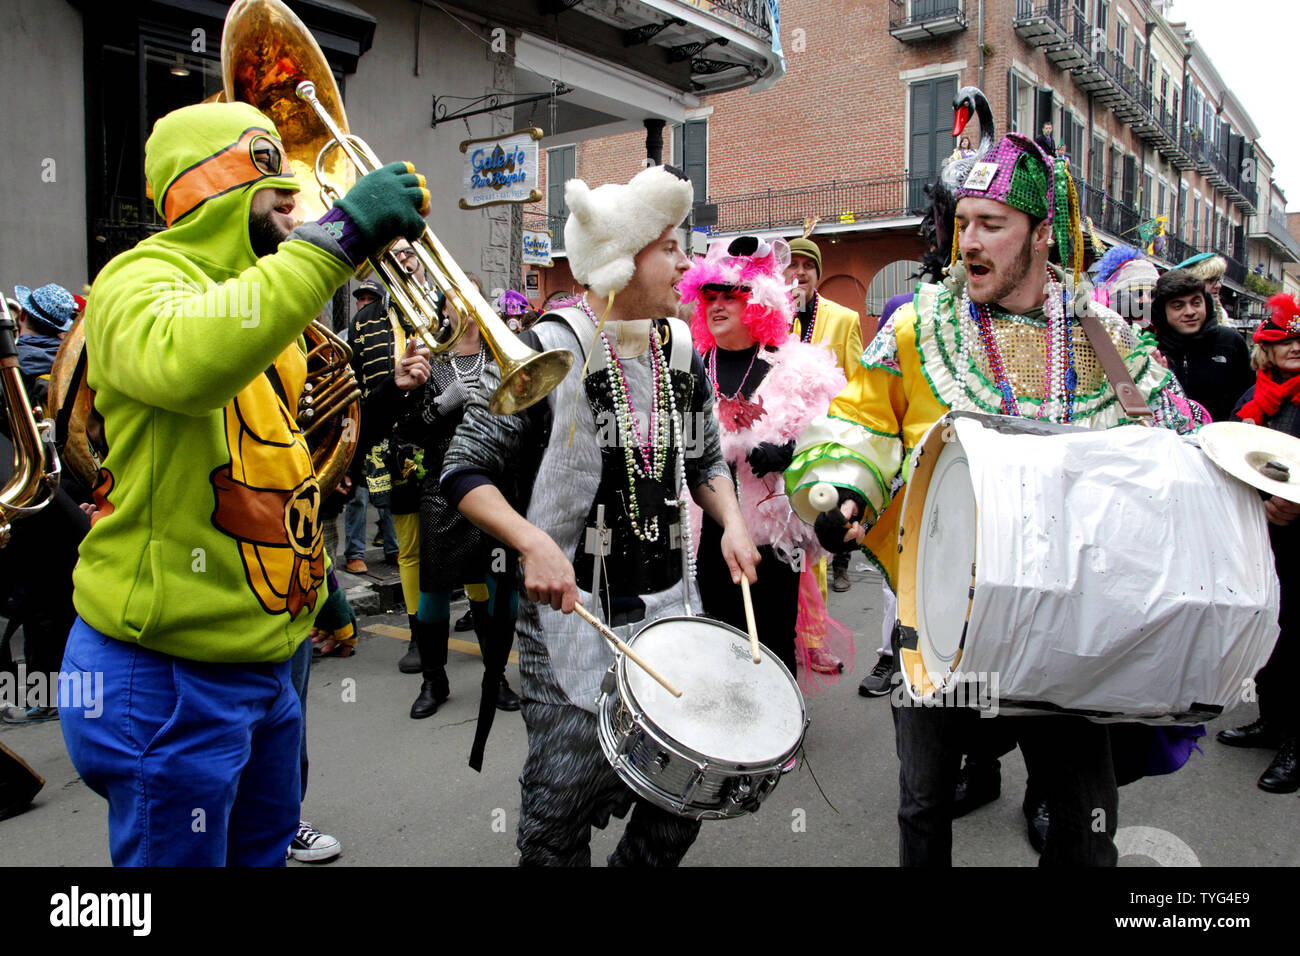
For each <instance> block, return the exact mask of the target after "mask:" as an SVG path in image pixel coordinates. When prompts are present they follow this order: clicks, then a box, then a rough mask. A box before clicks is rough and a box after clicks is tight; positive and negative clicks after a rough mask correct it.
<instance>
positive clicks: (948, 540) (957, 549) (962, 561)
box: [916, 441, 976, 675]
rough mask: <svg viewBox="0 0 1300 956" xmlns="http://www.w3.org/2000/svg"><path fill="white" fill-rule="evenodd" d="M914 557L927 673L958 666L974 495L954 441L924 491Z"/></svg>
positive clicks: (941, 672) (970, 564) (920, 646)
mask: <svg viewBox="0 0 1300 956" xmlns="http://www.w3.org/2000/svg"><path fill="white" fill-rule="evenodd" d="M923 507H924V509H925V510H924V512H923V513H922V516H921V526H920V529H919V532H920V533H919V535H918V544H917V555H916V619H917V620H916V624H917V627H916V631H917V638H918V649H919V650H920V652H921V659H922V661H923V662H924V663H925V668H926V670H927V671H928V672H929V673H931V674H935V675H944V674H947V673H948V671H949V670H950V669H951V668H952V667H953V666H954V665H955V664H956V663H957V660H958V656H959V654H960V653H961V649H962V641H963V637H964V634H965V629H966V621H967V618H968V617H969V615H970V606H971V587H972V584H973V577H974V575H973V568H974V564H975V533H976V532H975V517H976V515H975V491H974V487H973V486H972V485H971V478H970V463H969V462H968V461H967V459H966V452H965V450H964V449H963V448H962V446H961V443H960V442H958V441H950V442H948V443H947V444H946V445H944V446H943V450H942V451H941V452H940V453H939V459H938V461H937V462H936V463H935V466H934V474H933V475H932V476H931V477H930V486H929V488H928V489H927V492H926V496H925V503H924V505H923Z"/></svg>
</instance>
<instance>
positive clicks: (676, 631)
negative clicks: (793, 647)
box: [624, 617, 804, 764]
mask: <svg viewBox="0 0 1300 956" xmlns="http://www.w3.org/2000/svg"><path fill="white" fill-rule="evenodd" d="M629 643H630V644H631V646H632V649H633V650H635V651H636V652H637V654H639V655H640V656H641V657H642V658H644V659H645V661H646V663H647V664H649V665H650V666H651V667H653V668H655V669H656V670H658V671H659V673H661V674H662V675H663V676H664V679H665V680H667V681H668V682H669V683H672V684H676V685H677V688H678V690H680V691H681V692H682V696H681V697H679V698H674V697H673V696H672V695H671V694H669V693H668V691H666V690H664V689H663V688H662V687H660V686H659V684H658V683H656V682H655V680H654V678H652V677H650V676H649V675H648V674H646V673H645V671H643V670H641V668H639V667H637V666H636V664H633V663H632V662H631V661H625V667H624V673H625V675H626V680H627V686H628V688H629V690H630V691H631V694H632V696H633V698H635V701H634V702H635V704H636V705H637V706H638V707H639V708H640V709H641V710H643V711H644V712H645V715H646V717H647V718H648V719H649V721H650V722H651V723H652V724H653V725H654V726H655V727H656V728H658V729H659V730H661V731H662V732H663V733H664V734H665V735H667V736H668V737H671V738H672V739H673V740H675V741H677V742H678V743H681V744H682V745H684V746H686V747H689V748H691V749H692V750H694V751H696V752H698V753H700V754H704V755H706V756H708V757H710V758H713V759H715V760H724V761H727V762H730V763H736V764H770V763H772V762H774V761H777V760H779V759H782V758H784V757H786V756H787V755H788V754H790V753H791V752H792V751H793V750H794V749H795V747H797V746H798V744H799V741H800V739H801V738H802V737H803V730H804V707H803V695H802V694H801V693H800V692H799V688H798V687H797V686H796V685H795V683H794V680H793V678H792V677H791V676H790V672H789V671H787V670H786V669H785V666H784V665H783V664H782V663H781V662H780V661H779V660H777V659H776V658H775V657H774V656H773V655H772V654H771V652H770V651H768V650H767V648H764V649H763V654H762V658H763V659H762V660H761V661H760V662H759V663H758V664H755V663H754V662H753V659H752V658H751V657H750V648H749V637H748V635H745V634H742V633H740V632H739V631H737V630H734V629H733V628H731V627H728V626H727V625H725V624H720V623H718V622H716V621H709V620H705V619H703V618H686V617H674V618H665V619H663V620H660V621H656V622H654V623H653V624H650V625H648V626H647V627H645V628H643V629H642V630H641V631H639V632H638V633H637V635H636V637H635V638H633V640H632V641H631V642H629Z"/></svg>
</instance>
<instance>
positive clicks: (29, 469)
mask: <svg viewBox="0 0 1300 956" xmlns="http://www.w3.org/2000/svg"><path fill="white" fill-rule="evenodd" d="M17 330H18V323H17V322H16V321H15V320H14V318H13V316H11V315H10V314H9V303H8V302H6V301H5V298H4V296H0V386H3V389H4V397H5V407H6V409H7V411H8V413H9V431H10V437H11V438H12V439H13V445H14V470H13V474H12V475H10V476H9V480H8V481H7V482H6V483H5V486H4V487H3V488H0V548H3V547H4V546H5V545H6V544H8V543H9V528H10V522H11V521H13V520H14V519H16V518H22V517H25V516H27V515H32V514H35V513H36V512H38V511H40V510H41V509H42V508H44V507H45V506H46V505H47V504H49V503H50V499H51V498H53V497H54V492H55V491H56V490H57V489H58V487H59V473H60V472H59V456H58V454H57V453H56V452H55V450H54V432H53V429H54V423H53V422H51V421H50V420H49V419H47V418H46V417H45V416H44V413H42V412H41V410H40V409H39V408H37V409H36V410H35V411H33V410H32V404H31V401H30V400H28V398H27V390H26V389H24V388H23V380H22V376H21V374H20V373H19V371H18V348H17V346H16V345H15V344H14V338H15V332H17ZM38 419H39V420H38Z"/></svg>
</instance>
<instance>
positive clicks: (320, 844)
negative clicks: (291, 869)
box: [289, 820, 343, 863]
mask: <svg viewBox="0 0 1300 956" xmlns="http://www.w3.org/2000/svg"><path fill="white" fill-rule="evenodd" d="M342 852H343V846H342V844H340V843H339V841H338V840H336V839H334V837H332V836H330V835H329V834H328V833H321V832H320V831H319V830H317V829H316V828H315V827H314V826H312V825H311V824H310V823H308V822H307V821H306V820H300V821H298V832H297V834H295V835H294V838H293V842H292V843H290V844H289V856H290V857H291V858H293V859H295V860H299V861H301V862H303V863H325V862H328V861H329V860H332V859H334V858H335V857H337V856H338V855H339V854H340V853H342Z"/></svg>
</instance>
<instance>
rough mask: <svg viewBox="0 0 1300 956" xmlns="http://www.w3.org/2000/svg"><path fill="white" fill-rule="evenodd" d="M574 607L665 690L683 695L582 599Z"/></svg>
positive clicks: (677, 695)
mask: <svg viewBox="0 0 1300 956" xmlns="http://www.w3.org/2000/svg"><path fill="white" fill-rule="evenodd" d="M573 609H574V610H575V611H576V612H577V613H578V617H580V618H582V619H583V620H584V621H586V622H587V623H588V624H590V625H591V626H592V627H594V628H595V629H596V630H598V631H600V633H601V635H602V636H603V637H604V638H605V640H607V641H609V642H610V643H611V644H613V645H614V646H615V647H617V648H618V649H619V650H620V651H622V652H623V653H624V654H626V655H627V657H628V659H629V660H631V661H632V663H634V664H635V665H636V666H637V667H639V668H641V669H642V670H643V671H645V672H646V673H647V674H649V675H650V676H651V677H653V678H654V679H655V680H656V681H657V682H658V683H659V685H660V686H661V687H663V689H664V690H666V691H668V693H670V694H672V695H673V696H674V697H681V696H682V692H681V691H679V690H678V689H677V688H676V687H674V686H673V685H672V684H670V683H668V681H666V680H664V679H663V678H662V677H660V676H659V672H658V671H656V670H655V669H654V668H653V667H651V666H650V665H649V664H647V663H646V662H645V661H643V660H641V658H640V657H638V656H637V654H636V652H635V651H633V650H632V648H630V647H628V646H627V645H626V644H624V643H623V642H622V641H620V640H619V639H618V635H617V634H615V633H614V632H613V631H611V630H610V629H609V628H607V627H606V626H605V625H604V624H602V623H601V622H600V621H599V620H597V619H596V617H595V615H593V614H592V613H591V612H590V611H588V610H587V609H586V608H585V607H583V606H582V602H581V601H578V602H577V603H575V604H574V605H573Z"/></svg>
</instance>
